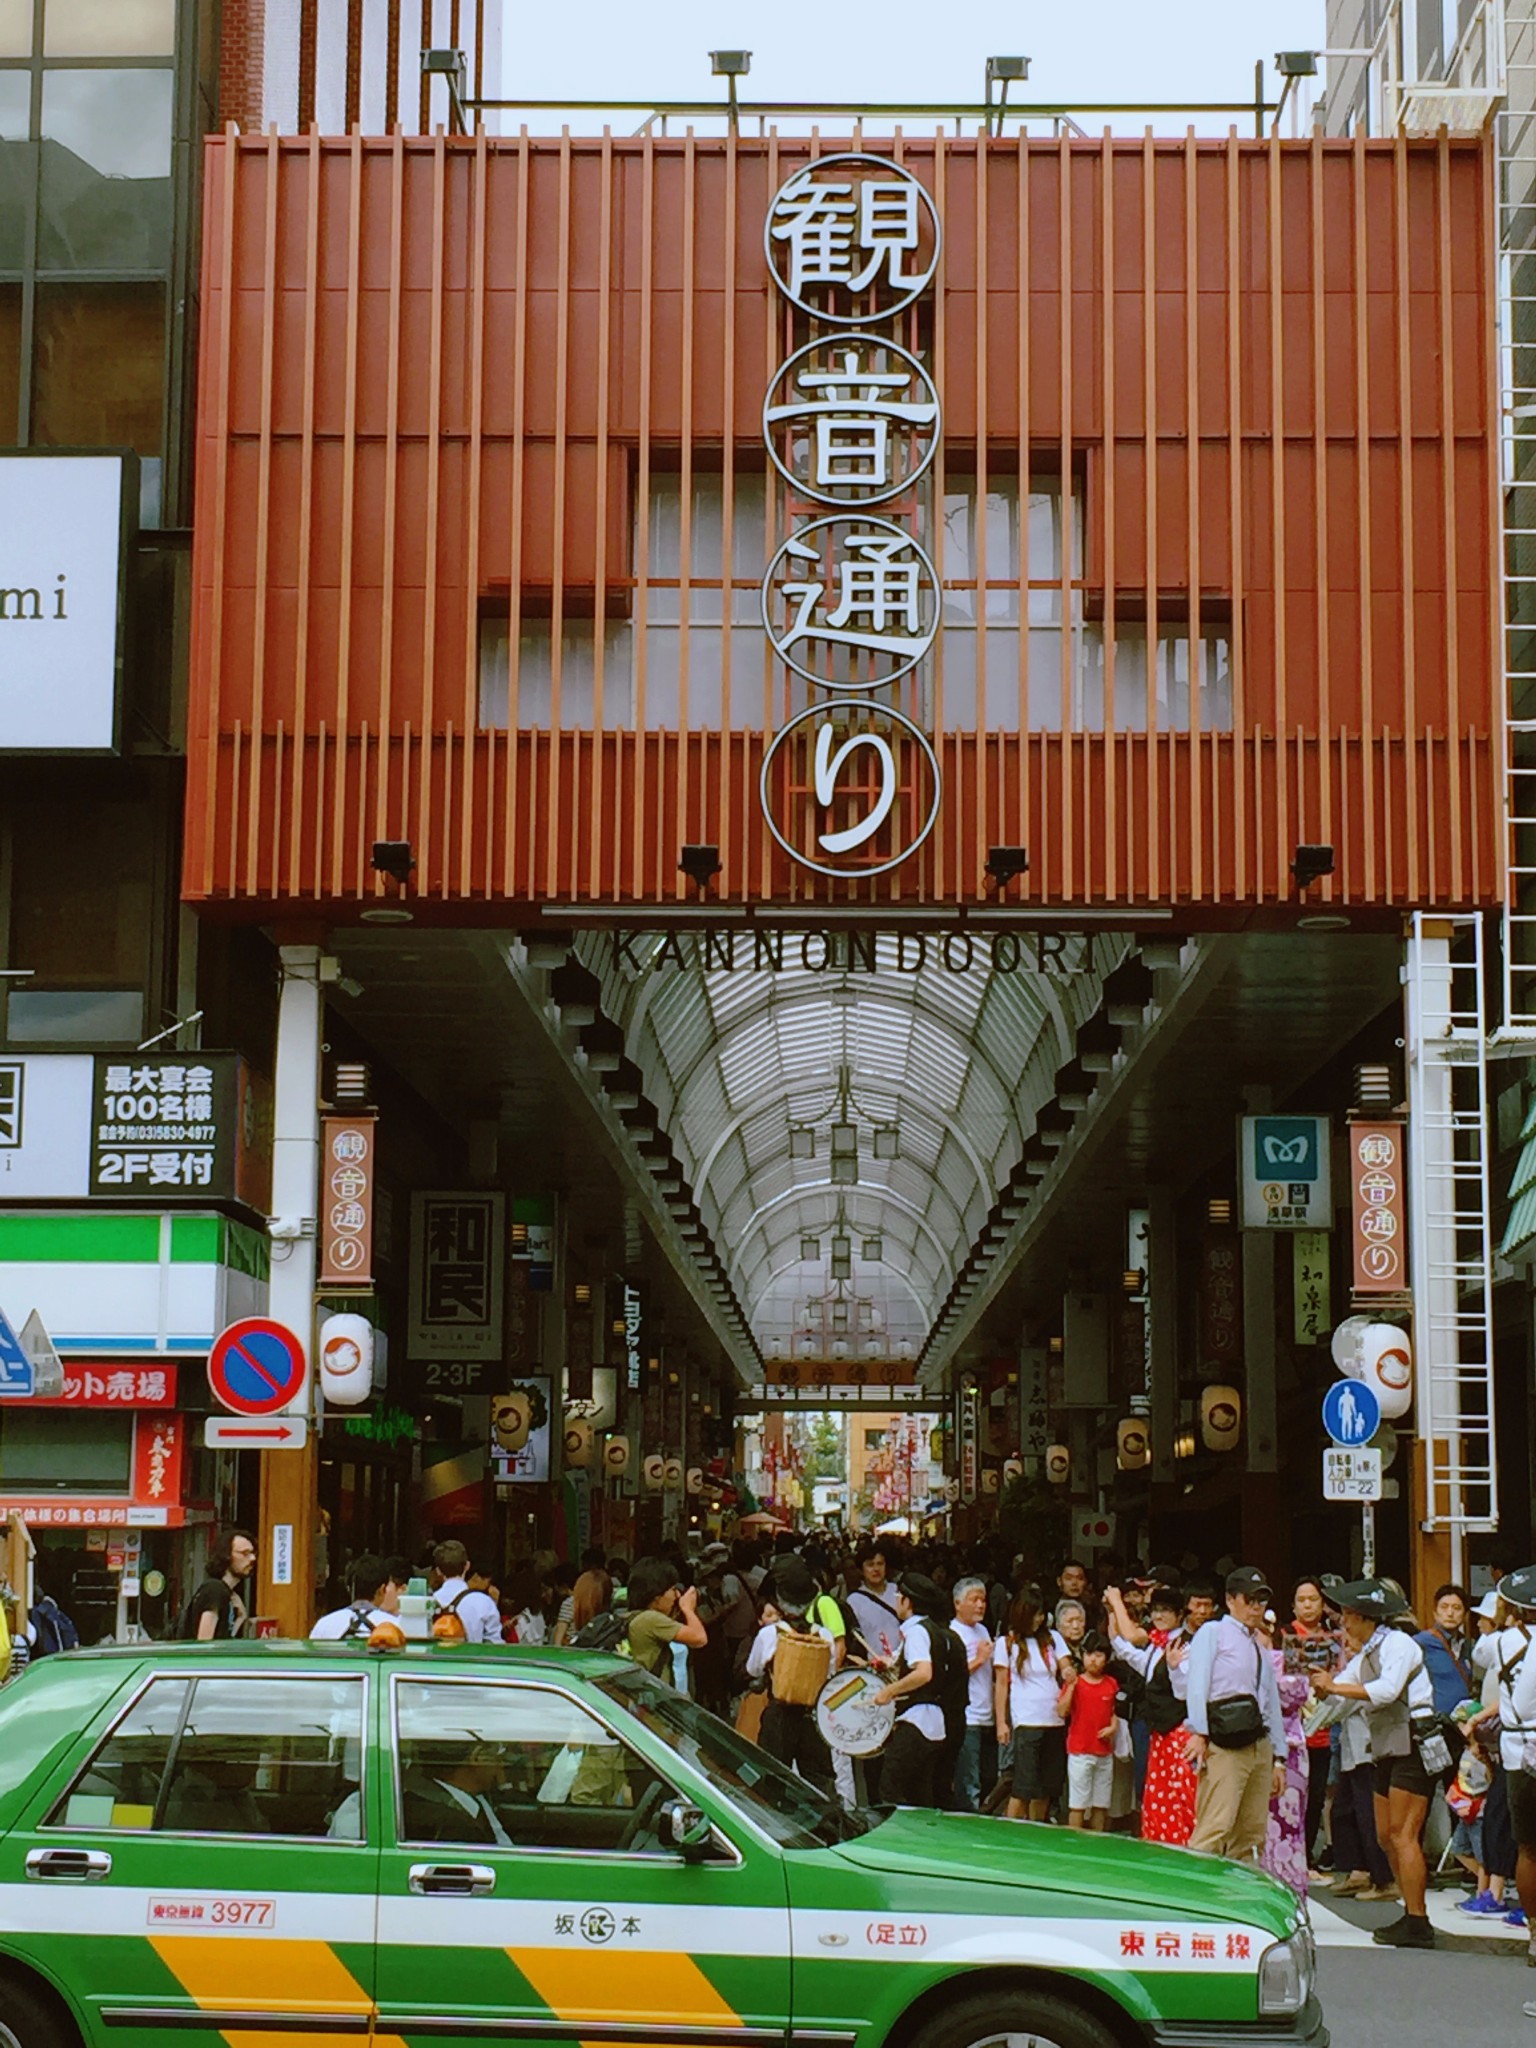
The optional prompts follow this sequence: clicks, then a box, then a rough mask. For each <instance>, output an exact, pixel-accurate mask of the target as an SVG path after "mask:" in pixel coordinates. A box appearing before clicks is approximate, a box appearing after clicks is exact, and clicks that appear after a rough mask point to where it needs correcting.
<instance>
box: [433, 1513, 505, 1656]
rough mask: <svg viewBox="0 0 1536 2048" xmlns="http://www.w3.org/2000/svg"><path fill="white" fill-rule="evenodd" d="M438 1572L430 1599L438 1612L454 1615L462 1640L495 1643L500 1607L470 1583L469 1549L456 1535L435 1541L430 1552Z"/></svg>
mask: <svg viewBox="0 0 1536 2048" xmlns="http://www.w3.org/2000/svg"><path fill="white" fill-rule="evenodd" d="M432 1568H433V1570H434V1571H435V1572H436V1573H437V1574H438V1584H437V1590H436V1592H435V1593H434V1594H433V1596H432V1597H433V1599H434V1601H435V1602H436V1604H437V1611H438V1613H439V1614H456V1615H457V1616H458V1618H459V1622H460V1625H461V1626H462V1628H463V1630H464V1640H465V1642H466V1643H499V1642H500V1641H501V1640H502V1635H501V1609H500V1608H499V1607H498V1606H497V1604H496V1602H495V1601H494V1600H493V1599H492V1598H491V1596H490V1594H489V1593H486V1592H482V1591H481V1590H480V1588H479V1587H476V1586H472V1585H471V1584H470V1562H469V1552H468V1551H467V1550H466V1549H465V1548H464V1546H463V1544H462V1543H460V1542H458V1541H457V1539H456V1538H453V1537H450V1538H449V1539H448V1541H447V1542H446V1543H439V1544H438V1546H437V1548H436V1549H435V1550H434V1551H433V1553H432Z"/></svg>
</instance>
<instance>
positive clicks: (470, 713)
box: [444, 126, 490, 896]
mask: <svg viewBox="0 0 1536 2048" xmlns="http://www.w3.org/2000/svg"><path fill="white" fill-rule="evenodd" d="M471 175H472V176H473V179H474V190H473V192H472V194H471V205H470V238H471V239H470V275H469V305H468V307H467V308H466V309H465V324H466V325H467V327H468V329H469V406H468V412H467V419H466V425H467V427H468V431H469V446H468V448H467V449H466V451H465V454H466V468H467V471H468V475H467V478H466V482H465V490H464V504H463V507H462V508H461V511H460V515H459V518H460V531H461V532H463V535H464V691H463V696H462V698H461V699H460V709H459V717H460V720H461V721H462V724H463V730H464V751H463V786H462V788H461V790H460V796H459V862H458V884H457V893H458V894H459V895H460V896H470V895H473V893H474V880H473V870H474V825H475V803H474V790H475V763H476V734H477V731H478V728H479V726H480V724H481V719H480V521H481V502H480V496H481V484H482V467H483V458H484V434H485V322H486V297H487V293H486V288H485V277H486V254H487V251H486V236H487V232H488V230H487V216H488V211H489V194H488V192H487V189H486V188H487V180H488V178H489V175H490V162H489V156H488V152H487V148H486V139H485V130H484V128H483V127H480V126H477V128H476V132H475V142H474V160H473V171H472V173H471ZM488 823H489V820H487V825H488ZM482 829H485V828H482ZM446 864H447V863H446V861H445V863H444V865H445V866H446Z"/></svg>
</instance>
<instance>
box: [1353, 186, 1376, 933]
mask: <svg viewBox="0 0 1536 2048" xmlns="http://www.w3.org/2000/svg"><path fill="white" fill-rule="evenodd" d="M1365 162H1366V160H1365V156H1364V153H1363V152H1362V151H1361V150H1360V149H1358V148H1357V149H1356V150H1355V151H1354V153H1353V154H1352V156H1351V157H1350V178H1351V186H1352V190H1351V198H1352V201H1353V223H1352V225H1353V228H1354V240H1353V247H1352V249H1351V252H1350V254H1351V259H1352V265H1353V271H1354V298H1355V304H1354V321H1355V491H1356V505H1355V513H1356V522H1357V523H1356V533H1355V541H1356V549H1357V555H1358V561H1359V568H1360V708H1359V715H1358V719H1357V722H1356V726H1355V730H1356V731H1357V732H1359V733H1360V734H1361V735H1362V738H1363V741H1364V744H1362V746H1361V748H1360V776H1361V783H1360V795H1359V799H1358V802H1359V805H1360V807H1361V811H1362V812H1363V816H1359V815H1357V823H1363V824H1364V825H1365V828H1366V829H1365V831H1364V834H1363V840H1364V850H1365V896H1366V901H1367V902H1372V901H1374V900H1375V897H1376V833H1375V829H1374V826H1375V815H1374V814H1375V809H1376V778H1375V769H1376V747H1375V724H1376V715H1375V714H1376V695H1375V688H1374V676H1373V673H1372V669H1373V651H1374V647H1375V641H1376V626H1375V607H1374V604H1373V601H1372V600H1373V596H1374V592H1373V590H1372V563H1371V415H1370V368H1371V364H1370V324H1369V321H1368V319H1367V294H1366V289H1365V244H1366V219H1365Z"/></svg>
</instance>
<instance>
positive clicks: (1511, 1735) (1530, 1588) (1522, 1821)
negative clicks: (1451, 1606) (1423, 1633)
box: [1471, 1565, 1536, 2019]
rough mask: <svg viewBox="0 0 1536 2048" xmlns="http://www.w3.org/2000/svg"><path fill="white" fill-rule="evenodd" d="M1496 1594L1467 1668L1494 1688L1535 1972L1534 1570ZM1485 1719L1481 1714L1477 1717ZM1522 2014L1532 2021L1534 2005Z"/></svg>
mask: <svg viewBox="0 0 1536 2048" xmlns="http://www.w3.org/2000/svg"><path fill="white" fill-rule="evenodd" d="M1497 1590H1498V1596H1499V1604H1498V1609H1497V1612H1496V1615H1495V1621H1494V1627H1493V1631H1492V1633H1491V1634H1489V1635H1485V1636H1482V1637H1480V1638H1479V1639H1478V1641H1477V1642H1476V1643H1474V1644H1473V1646H1472V1663H1473V1666H1474V1668H1475V1669H1477V1670H1479V1671H1483V1672H1488V1673H1491V1674H1492V1676H1493V1679H1494V1682H1495V1683H1496V1685H1497V1687H1498V1696H1497V1697H1498V1708H1497V1711H1498V1717H1499V1761H1500V1763H1501V1764H1502V1765H1503V1767H1504V1790H1505V1793H1506V1795H1507V1797H1508V1800H1509V1820H1510V1826H1511V1827H1512V1828H1513V1830H1514V1836H1515V1846H1516V1850H1517V1852H1518V1853H1517V1859H1516V1863H1515V1889H1516V1890H1517V1891H1518V1892H1519V1894H1520V1908H1521V1911H1522V1913H1523V1914H1524V1917H1525V1933H1526V1941H1527V1949H1526V1960H1527V1961H1528V1962H1529V1963H1531V1964H1532V1965H1533V1966H1536V1937H1533V1936H1532V1933H1531V1923H1532V1921H1533V1920H1536V1775H1533V1773H1532V1772H1531V1771H1530V1770H1528V1769H1527V1768H1526V1757H1527V1754H1530V1755H1531V1757H1532V1761H1533V1762H1536V1565H1527V1566H1526V1567H1525V1569H1524V1570H1523V1571H1518V1572H1510V1573H1509V1574H1508V1575H1507V1576H1506V1577H1505V1578H1502V1579H1500V1581H1499V1584H1498V1588H1497ZM1488 1718H1491V1717H1490V1716H1489V1715H1488V1712H1487V1710H1486V1709H1485V1710H1484V1713H1483V1714H1482V1715H1479V1717H1478V1719H1479V1720H1482V1719H1488ZM1471 1725H1472V1726H1473V1727H1475V1726H1476V1725H1477V1724H1476V1722H1473V1723H1472V1724H1471ZM1514 1924H1515V1925H1516V1926H1518V1925H1519V1924H1520V1923H1519V1922H1518V1921H1516V1922H1515V1923H1514ZM1525 2011H1526V2014H1527V2016H1528V2017H1529V2018H1531V2019H1536V2001H1533V2002H1532V2003H1531V2004H1529V2005H1527V2006H1526V2008H1525Z"/></svg>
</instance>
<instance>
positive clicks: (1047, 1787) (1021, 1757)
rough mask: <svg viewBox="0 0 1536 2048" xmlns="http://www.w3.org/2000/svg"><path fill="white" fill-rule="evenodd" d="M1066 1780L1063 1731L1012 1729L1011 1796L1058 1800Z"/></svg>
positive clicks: (1057, 1728)
mask: <svg viewBox="0 0 1536 2048" xmlns="http://www.w3.org/2000/svg"><path fill="white" fill-rule="evenodd" d="M1066 1782H1067V1731H1066V1729H1065V1728H1063V1727H1061V1726H1060V1724H1058V1725H1057V1726H1056V1727H1054V1728H1015V1729H1014V1731H1013V1796H1014V1798H1015V1799H1052V1800H1054V1799H1059V1798H1060V1797H1061V1788H1062V1786H1063V1785H1064V1784H1065V1783H1066Z"/></svg>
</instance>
